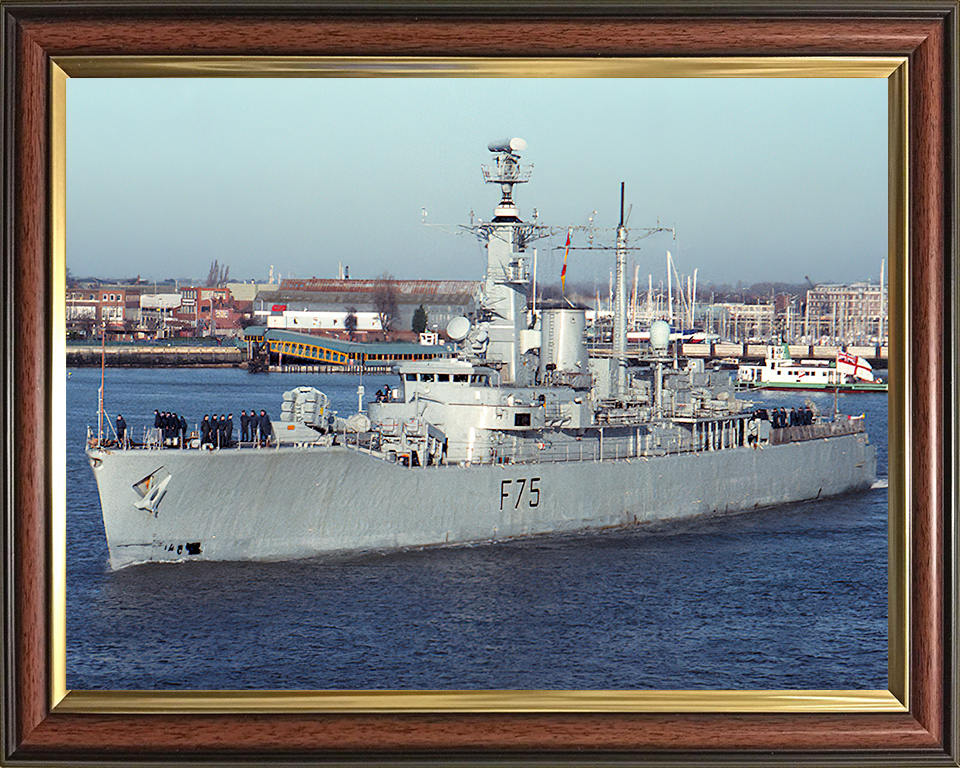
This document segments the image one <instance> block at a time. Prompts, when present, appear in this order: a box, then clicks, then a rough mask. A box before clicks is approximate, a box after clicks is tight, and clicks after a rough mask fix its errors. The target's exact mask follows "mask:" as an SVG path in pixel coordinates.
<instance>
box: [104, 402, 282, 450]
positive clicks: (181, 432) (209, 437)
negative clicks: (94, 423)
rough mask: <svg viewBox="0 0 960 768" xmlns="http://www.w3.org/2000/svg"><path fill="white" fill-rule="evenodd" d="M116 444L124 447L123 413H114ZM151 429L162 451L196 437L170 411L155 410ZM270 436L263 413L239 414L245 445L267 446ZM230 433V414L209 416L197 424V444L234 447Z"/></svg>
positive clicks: (231, 426) (268, 424)
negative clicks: (198, 432)
mask: <svg viewBox="0 0 960 768" xmlns="http://www.w3.org/2000/svg"><path fill="white" fill-rule="evenodd" d="M116 425H117V442H118V443H119V444H120V445H123V446H125V445H127V422H126V420H125V419H124V418H123V414H122V413H118V414H117V422H116ZM153 427H154V429H156V430H157V431H158V434H159V437H160V439H161V440H162V444H163V446H164V447H165V448H177V447H184V446H186V444H187V441H188V439H189V438H190V437H196V436H197V435H196V434H195V433H193V434H191V433H190V432H189V431H188V428H187V420H186V419H184V418H183V417H182V416H179V415H177V414H176V413H173V412H171V411H160V410H154V412H153ZM272 434H273V423H272V422H271V421H270V417H269V416H268V415H267V413H266V411H264V410H263V409H262V408H261V409H260V413H259V415H258V414H257V413H256V411H254V409H253V408H251V409H250V413H249V415H248V414H247V412H246V411H245V410H244V411H241V412H240V441H241V442H244V443H247V442H253V443H256V444H257V445H269V444H270V438H271V436H272ZM233 436H234V432H233V414H232V413H229V414H227V415H224V414H222V413H221V414H220V416H217V414H213V416H212V417H211V416H210V415H209V414H207V415H205V416H204V417H203V421H201V422H200V444H201V445H206V446H211V447H214V448H226V447H229V446H231V445H234V444H235V443H234V439H233Z"/></svg>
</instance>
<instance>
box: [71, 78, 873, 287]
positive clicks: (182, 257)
mask: <svg viewBox="0 0 960 768" xmlns="http://www.w3.org/2000/svg"><path fill="white" fill-rule="evenodd" d="M886 111H887V92H886V81H885V80H882V79H862V80H860V79H800V78H796V79H784V80H770V79H702V80H700V79H675V80H655V79H611V78H607V79H574V80H569V79H509V80H506V79H472V78H466V79H446V78H441V79H419V78H408V79H393V78H390V79H381V78H369V79H355V78H350V79H331V78H323V79H311V78H297V79H289V80H282V79H216V80H215V79H209V80H207V79H182V80H178V79H71V80H69V81H68V83H67V264H68V266H69V267H70V269H71V271H72V272H73V274H74V275H76V276H80V277H83V276H99V277H115V278H122V277H134V276H136V275H138V274H139V275H141V276H142V277H143V278H144V279H149V280H162V279H164V278H168V277H171V278H178V279H181V278H183V279H190V278H194V279H202V278H205V277H206V274H207V271H208V268H209V266H210V263H211V262H212V261H213V260H214V259H217V260H218V261H219V262H220V264H228V265H229V266H230V276H231V278H232V279H239V280H243V279H257V280H264V279H265V278H266V276H267V274H268V271H269V269H270V266H271V265H273V266H274V269H275V272H277V273H280V274H282V275H283V276H285V277H286V276H295V277H311V276H316V277H334V276H336V270H337V264H338V262H343V263H344V264H347V265H349V266H350V275H351V277H354V278H364V277H375V276H377V275H379V274H381V273H383V272H390V273H392V274H393V275H394V276H395V277H399V278H424V279H478V278H479V277H481V275H482V272H483V265H484V257H483V253H482V251H481V249H480V246H479V245H478V243H477V241H476V240H475V239H474V238H473V237H471V236H469V235H462V234H457V233H456V228H455V227H454V226H453V225H456V224H460V223H464V224H465V223H468V222H469V218H470V213H471V211H473V212H474V213H475V216H476V217H477V218H481V219H485V220H486V219H489V218H490V216H491V212H492V209H493V207H494V206H495V205H496V203H497V201H498V200H499V193H498V190H497V188H496V187H495V186H494V185H485V184H484V183H483V180H482V178H481V175H480V166H481V164H484V163H487V162H489V160H490V157H491V155H490V153H489V152H488V151H487V148H486V145H487V143H488V142H490V141H492V140H494V139H500V138H504V137H512V136H519V137H522V138H523V139H525V140H526V141H527V143H528V145H529V146H528V149H527V150H526V151H525V152H524V153H522V159H523V162H524V163H532V164H533V165H534V170H533V177H532V180H531V181H530V183H528V184H525V185H521V186H520V187H518V189H517V194H516V198H517V202H518V204H519V206H520V209H521V216H522V217H523V218H524V219H528V218H529V217H530V215H531V214H532V211H533V209H534V208H537V210H538V213H539V221H540V223H544V224H553V225H556V226H558V227H567V226H571V225H585V224H586V223H587V219H588V217H589V216H590V214H591V212H592V211H593V210H596V211H597V212H598V213H597V216H596V221H595V225H596V226H599V227H609V228H611V231H610V232H609V233H608V236H609V237H610V239H611V241H612V237H613V233H612V228H613V227H615V226H616V224H617V220H618V215H619V210H618V209H619V195H620V182H621V181H624V182H626V199H627V204H628V205H632V206H633V210H632V214H631V217H630V221H629V225H630V226H631V227H651V226H655V225H656V224H657V222H658V220H659V222H660V224H662V225H666V226H676V228H677V233H678V242H674V241H673V240H672V239H671V237H670V236H668V235H658V236H655V237H651V238H648V239H646V240H644V241H643V242H642V243H637V242H634V243H633V244H639V245H641V246H642V250H640V251H632V252H631V260H632V261H633V262H635V263H637V264H639V266H640V274H641V275H642V276H643V278H642V279H643V282H644V283H645V282H646V275H647V274H648V273H652V274H653V275H654V281H655V282H657V281H659V280H660V279H661V278H662V277H663V274H664V254H665V251H666V250H668V249H669V250H671V251H672V252H673V254H674V256H675V258H676V259H677V266H678V269H679V270H680V271H681V272H683V273H686V274H692V272H693V270H694V268H698V269H699V280H700V282H701V284H702V283H705V282H715V283H721V282H731V283H735V282H737V281H739V280H742V281H743V282H745V283H753V282H758V281H783V282H792V283H798V282H803V279H804V276H805V275H809V276H810V277H811V279H812V280H813V281H814V282H830V281H838V282H841V281H843V282H849V281H861V280H868V279H872V280H877V279H878V278H879V273H880V260H881V259H882V258H883V257H884V256H885V255H886V238H887V120H886ZM424 208H426V210H427V212H428V216H427V221H428V222H429V223H430V224H433V225H450V226H428V227H425V226H423V224H422V223H421V210H422V209H424ZM562 240H563V236H557V237H556V238H554V240H553V241H552V242H548V241H541V242H540V243H539V252H540V265H541V275H540V277H541V279H542V280H546V279H549V273H550V272H551V271H552V272H556V276H557V279H559V265H560V261H562V254H560V255H559V256H558V255H557V253H556V252H553V255H552V256H551V255H549V254H550V251H549V248H550V246H551V245H552V246H553V247H557V246H561V245H562ZM574 242H575V244H576V242H577V241H576V239H575V241H574ZM583 244H586V243H585V242H584V243H583ZM612 263H613V256H612V253H609V252H606V251H572V252H571V255H570V260H569V266H568V272H567V275H568V281H573V282H576V281H581V280H597V281H599V283H600V284H601V285H606V283H607V275H608V273H609V271H610V269H611V268H612Z"/></svg>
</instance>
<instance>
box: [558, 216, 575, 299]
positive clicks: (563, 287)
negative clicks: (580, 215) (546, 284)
mask: <svg viewBox="0 0 960 768" xmlns="http://www.w3.org/2000/svg"><path fill="white" fill-rule="evenodd" d="M571 232H573V230H572V229H568V230H567V246H566V250H565V251H564V252H563V269H561V270H560V291H561V292H563V293H566V291H567V254H568V253H570V233H571Z"/></svg>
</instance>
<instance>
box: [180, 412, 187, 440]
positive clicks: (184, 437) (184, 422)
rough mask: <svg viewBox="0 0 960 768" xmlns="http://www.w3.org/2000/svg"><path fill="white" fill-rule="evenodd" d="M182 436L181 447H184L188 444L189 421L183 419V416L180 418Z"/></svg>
mask: <svg viewBox="0 0 960 768" xmlns="http://www.w3.org/2000/svg"><path fill="white" fill-rule="evenodd" d="M180 434H181V435H182V437H181V438H180V445H181V447H182V446H185V445H186V443H187V420H186V419H185V418H183V416H181V417H180Z"/></svg>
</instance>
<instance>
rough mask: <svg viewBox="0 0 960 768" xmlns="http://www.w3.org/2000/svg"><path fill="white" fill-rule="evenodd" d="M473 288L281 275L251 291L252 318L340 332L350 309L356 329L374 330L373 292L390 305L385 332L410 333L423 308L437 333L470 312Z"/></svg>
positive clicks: (465, 283)
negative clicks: (268, 286) (270, 287)
mask: <svg viewBox="0 0 960 768" xmlns="http://www.w3.org/2000/svg"><path fill="white" fill-rule="evenodd" d="M479 286H480V283H479V282H477V281H475V280H350V279H342V280H340V279H318V278H310V279H286V280H283V281H282V282H281V284H280V288H279V290H276V291H269V292H263V291H261V292H260V293H259V294H258V295H257V299H256V302H255V305H254V316H255V318H256V320H257V323H258V324H260V325H263V326H267V327H270V328H277V329H281V328H283V329H288V330H306V331H311V330H312V331H343V330H345V327H344V320H345V318H346V317H347V315H348V314H351V312H350V308H352V310H353V311H352V314H353V315H354V316H355V317H356V318H357V325H356V330H358V331H365V330H366V331H373V330H377V331H379V329H380V319H379V315H380V312H379V311H378V306H377V295H378V293H380V294H381V295H382V294H384V293H386V294H388V295H390V296H391V297H392V300H393V301H394V302H395V307H396V309H395V313H394V317H393V321H394V322H393V325H392V327H391V329H390V330H392V331H399V332H408V331H410V329H411V326H412V322H413V315H414V313H415V312H416V311H417V308H418V307H420V306H423V308H424V310H425V311H426V313H427V322H428V328H430V329H436V330H441V331H442V330H443V329H444V328H446V326H447V323H449V322H450V321H451V320H452V319H453V318H455V317H459V316H468V315H470V314H471V313H473V312H474V311H475V307H476V300H475V295H476V292H477V290H478V288H479Z"/></svg>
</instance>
